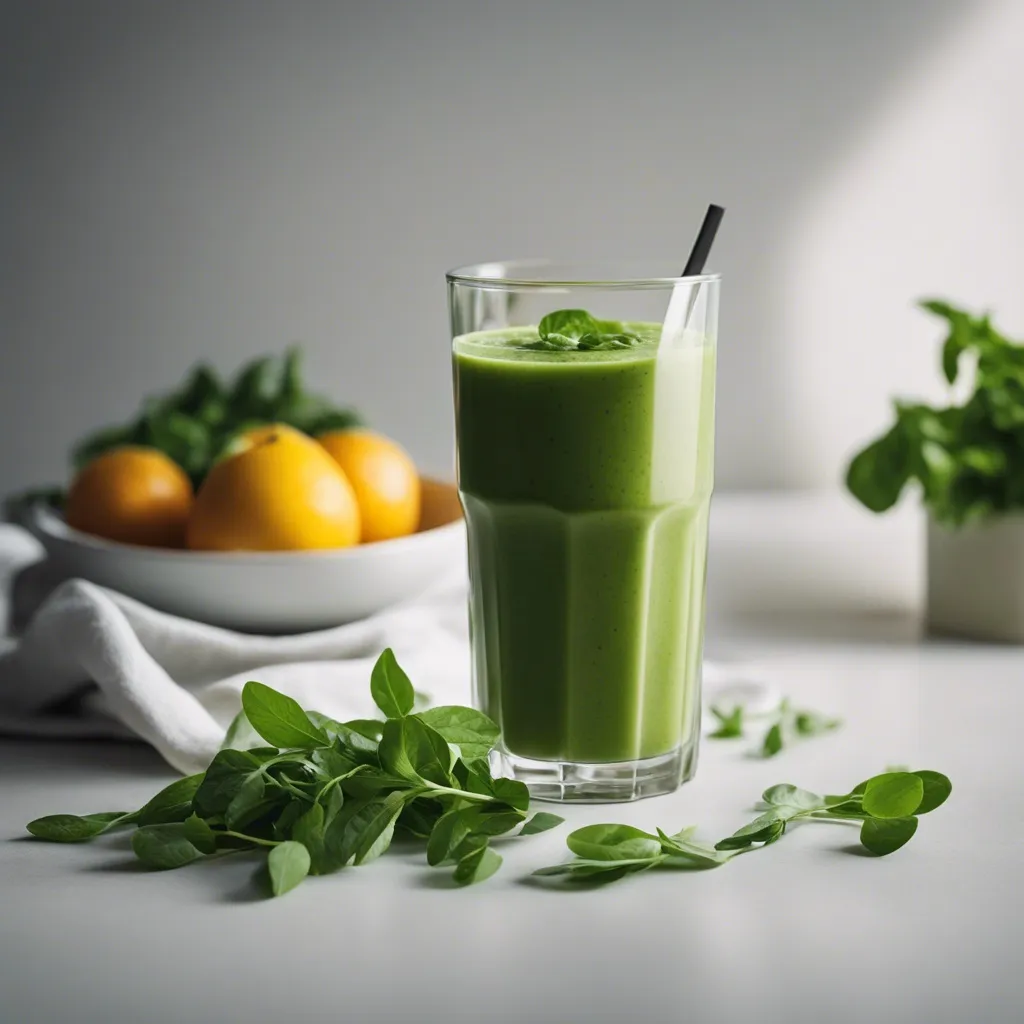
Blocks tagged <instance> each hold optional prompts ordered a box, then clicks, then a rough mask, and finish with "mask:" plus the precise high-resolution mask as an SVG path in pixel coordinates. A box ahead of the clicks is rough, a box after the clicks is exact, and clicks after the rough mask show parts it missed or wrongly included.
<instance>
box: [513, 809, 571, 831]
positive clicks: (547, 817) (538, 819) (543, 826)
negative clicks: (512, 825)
mask: <svg viewBox="0 0 1024 1024" xmlns="http://www.w3.org/2000/svg"><path fill="white" fill-rule="evenodd" d="M564 821H565V818H560V817H559V816H558V815H557V814H551V813H549V812H548V811H538V812H537V813H536V814H535V815H533V817H532V818H529V819H528V820H527V821H526V822H525V823H524V825H523V827H522V828H521V829H520V830H519V834H520V835H521V836H535V835H538V834H539V833H541V832H547V831H548V830H549V829H552V828H557V827H558V826H559V825H561V824H562V823H563V822H564Z"/></svg>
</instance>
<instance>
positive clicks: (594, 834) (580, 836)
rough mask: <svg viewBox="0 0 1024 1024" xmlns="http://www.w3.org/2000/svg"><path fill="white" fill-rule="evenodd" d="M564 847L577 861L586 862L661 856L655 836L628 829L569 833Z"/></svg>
mask: <svg viewBox="0 0 1024 1024" xmlns="http://www.w3.org/2000/svg"><path fill="white" fill-rule="evenodd" d="M565 843H566V845H567V846H568V847H569V849H570V850H572V852H573V853H575V854H576V856H577V857H584V858H587V859H588V860H623V859H627V858H629V859H633V858H636V859H641V858H645V857H657V856H658V855H659V854H660V853H661V843H660V842H659V841H658V839H657V837H656V836H652V835H651V834H650V833H649V832H643V831H641V830H640V829H638V828H634V827H633V826H632V825H586V826H584V827H583V828H578V829H576V831H575V832H570V833H569V837H568V838H567V839H566V841H565Z"/></svg>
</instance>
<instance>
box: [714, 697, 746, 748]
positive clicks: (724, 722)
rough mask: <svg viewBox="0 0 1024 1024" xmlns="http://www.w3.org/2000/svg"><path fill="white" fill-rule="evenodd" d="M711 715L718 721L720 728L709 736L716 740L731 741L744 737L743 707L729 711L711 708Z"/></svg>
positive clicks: (737, 706) (739, 706)
mask: <svg viewBox="0 0 1024 1024" xmlns="http://www.w3.org/2000/svg"><path fill="white" fill-rule="evenodd" d="M711 714H713V715H714V716H715V718H716V719H718V728H717V729H716V730H715V731H714V732H712V733H709V734H708V735H709V736H710V737H711V739H714V740H731V739H736V738H738V737H740V736H742V735H743V705H742V704H737V705H736V707H734V708H730V709H728V710H726V709H723V708H719V707H716V706H715V705H712V706H711Z"/></svg>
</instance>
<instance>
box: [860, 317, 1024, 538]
mask: <svg viewBox="0 0 1024 1024" xmlns="http://www.w3.org/2000/svg"><path fill="white" fill-rule="evenodd" d="M921 306H922V308H923V309H926V310H928V311H929V312H931V313H934V314H935V315H936V316H939V317H941V318H942V319H944V320H945V321H946V322H947V323H948V325H949V334H948V336H947V338H946V340H945V342H944V344H943V346H942V372H943V374H944V376H945V378H946V380H947V381H948V382H949V383H950V384H953V383H955V382H956V380H957V378H958V376H959V374H960V371H961V369H962V365H963V359H962V358H961V357H962V356H963V355H964V354H968V355H969V356H972V357H973V358H974V359H975V360H976V368H975V372H974V389H973V392H972V393H971V395H970V397H969V398H968V399H967V400H966V401H965V402H964V403H963V404H961V405H949V406H946V407H941V408H936V407H932V406H929V405H924V404H914V403H909V402H903V401H897V402H896V403H895V410H896V422H895V424H894V425H893V426H892V427H891V428H890V429H889V431H888V432H887V433H885V434H883V435H882V436H881V437H880V438H878V439H877V440H876V441H873V442H872V443H871V444H869V445H868V446H867V447H866V448H865V449H864V450H863V451H861V452H860V453H859V454H857V455H856V456H855V457H854V459H853V461H852V462H851V463H850V466H849V468H848V470H847V474H846V485H847V487H848V488H849V490H850V492H851V493H852V494H853V496H854V497H855V498H857V500H858V501H860V502H861V503H862V504H863V505H865V506H867V508H869V509H870V510H871V511H872V512H885V511H886V510H887V509H889V508H891V507H892V506H893V505H895V504H896V502H897V500H898V499H899V497H900V495H901V494H902V492H903V489H904V487H905V486H906V485H907V484H908V483H909V482H910V481H912V480H916V481H917V482H918V483H919V484H920V485H921V488H922V492H923V498H924V503H925V505H926V507H927V508H928V509H929V511H930V513H931V515H932V516H933V518H934V519H935V520H936V521H938V522H940V523H944V524H946V525H948V526H954V527H956V526H962V525H964V524H965V523H969V522H974V521H977V520H981V519H985V518H988V517H990V516H993V515H998V514H1000V513H1003V512H1010V511H1015V510H1020V509H1024V343H1018V342H1015V341H1011V340H1010V339H1009V338H1007V337H1005V336H1004V335H1002V334H1000V333H999V332H998V331H997V330H996V329H995V328H994V327H993V326H992V323H991V321H990V320H989V317H988V315H985V316H981V317H975V316H972V315H971V314H969V313H966V312H964V311H963V310H959V309H955V308H954V307H953V306H951V305H949V304H948V303H946V302H941V301H938V300H935V299H931V300H928V301H925V302H922V303H921Z"/></svg>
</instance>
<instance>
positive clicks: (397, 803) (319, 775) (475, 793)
mask: <svg viewBox="0 0 1024 1024" xmlns="http://www.w3.org/2000/svg"><path fill="white" fill-rule="evenodd" d="M370 690H371V693H372V696H373V699H374V702H375V703H376V705H377V707H378V708H379V709H380V710H381V712H382V713H383V714H384V716H385V718H384V720H369V719H366V720H363V719H360V720H356V721H351V722H344V723H342V722H336V721H334V720H332V719H330V718H327V717H326V716H325V715H321V714H318V713H316V712H306V711H303V709H302V708H301V707H300V706H299V705H298V703H296V702H295V701H294V700H292V699H291V698H290V697H286V696H285V695H283V694H281V693H278V692H277V691H276V690H272V689H271V688H270V687H268V686H264V685H262V684H261V683H256V682H250V683H246V685H245V688H244V690H243V691H242V714H241V716H240V717H239V719H236V722H235V723H234V724H233V725H232V728H231V730H230V731H229V733H228V737H227V740H226V741H225V742H226V743H235V744H237V743H238V740H239V737H241V736H243V735H244V734H245V733H247V732H249V731H250V730H251V731H253V732H255V734H257V735H258V736H259V737H261V740H262V742H264V743H266V744H268V745H267V746H258V747H255V748H251V749H237V747H236V746H226V747H225V749H222V750H221V751H220V752H219V753H218V754H217V755H216V756H215V757H214V759H213V761H212V762H211V763H210V766H209V767H208V768H207V769H206V771H205V772H200V773H199V774H198V775H192V776H188V777H187V778H183V779H179V780H178V781H176V782H173V783H171V785H170V786H168V787H167V788H166V789H164V790H162V791H161V792H160V793H158V794H157V795H156V796H155V797H153V799H152V800H150V801H149V803H147V804H146V805H145V806H144V807H142V808H141V809H139V810H137V811H131V812H122V811H110V812H104V813H101V814H87V815H84V816H81V817H78V816H76V815H71V814H56V815H50V816H49V817H45V818H38V819H37V820H35V821H33V822H31V823H30V824H29V825H28V831H29V832H30V833H31V834H32V835H34V836H37V837H38V838H40V839H46V840H50V841H53V842H62V843H69V842H81V841H83V840H87V839H91V838H93V837H94V836H98V835H101V834H102V833H104V832H108V831H110V830H111V829H114V828H118V827H121V826H129V825H130V826H137V831H136V832H135V833H134V835H133V836H132V849H133V850H134V851H135V855H136V856H137V857H138V858H139V860H141V861H142V862H143V863H144V864H146V865H147V866H148V867H151V868H159V869H163V868H177V867H181V866H182V865H184V864H188V863H190V862H192V861H194V860H198V859H200V858H202V857H211V856H217V855H220V854H227V853H233V852H237V851H240V850H257V849H260V850H262V849H265V850H266V851H267V852H268V855H267V868H268V871H269V876H270V884H271V889H272V891H273V893H274V895H275V896H279V895H281V894H282V893H285V892H287V891H288V890H289V889H292V888H294V887H295V886H296V885H298V884H299V883H300V882H301V881H302V880H303V879H304V878H305V877H306V875H308V874H326V873H328V872H333V871H337V870H339V869H340V868H344V867H346V866H348V865H361V864H367V863H369V862H370V861H372V860H374V859H375V858H376V857H379V856H380V855H381V854H382V853H383V852H384V851H385V850H386V849H387V848H388V846H389V845H390V844H391V840H392V836H393V835H394V833H395V831H396V829H397V830H400V831H402V832H404V833H406V834H408V835H411V836H414V837H418V838H419V839H425V840H426V854H427V862H428V863H429V864H431V865H441V864H450V865H453V866H454V872H453V878H454V881H455V882H456V883H457V884H460V885H466V884H469V883H472V882H479V881H483V880H484V879H485V878H488V877H489V876H491V875H493V874H494V872H495V871H497V870H498V868H499V867H500V865H501V856H500V855H499V854H498V853H496V852H495V851H494V850H493V849H491V847H490V845H489V844H490V840H491V839H492V838H494V837H495V836H500V835H504V834H506V833H509V832H511V831H512V830H514V829H517V830H518V832H517V834H518V835H531V834H535V833H538V832H543V831H545V830H547V829H549V828H553V827H554V826H555V825H558V824H560V823H561V821H562V819H561V818H559V817H558V816H557V815H554V814H548V813H543V812H542V813H539V814H535V815H534V816H533V817H532V818H529V819H527V809H528V807H529V802H530V798H529V792H528V791H527V789H526V786H524V785H523V783H521V782H516V781H514V780H512V779H505V778H493V777H492V776H491V772H490V769H489V767H488V755H489V753H490V751H491V749H492V748H493V746H494V744H495V742H496V740H497V738H498V728H497V726H496V725H495V724H494V723H493V722H492V721H491V720H490V719H489V718H487V716H486V715H483V714H481V713H480V712H478V711H474V710H473V709H472V708H465V707H458V706H448V707H436V708H431V709H430V710H428V711H424V712H422V713H420V714H414V713H413V703H414V699H415V695H414V691H413V688H412V684H411V683H410V682H409V679H408V677H407V676H406V674H405V673H404V672H403V671H402V669H401V668H400V666H399V665H398V662H397V661H396V660H395V657H394V654H393V653H392V652H391V651H390V650H386V651H384V653H383V654H382V655H381V656H380V658H379V659H378V661H377V663H376V665H375V666H374V669H373V674H372V676H371V680H370Z"/></svg>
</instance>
